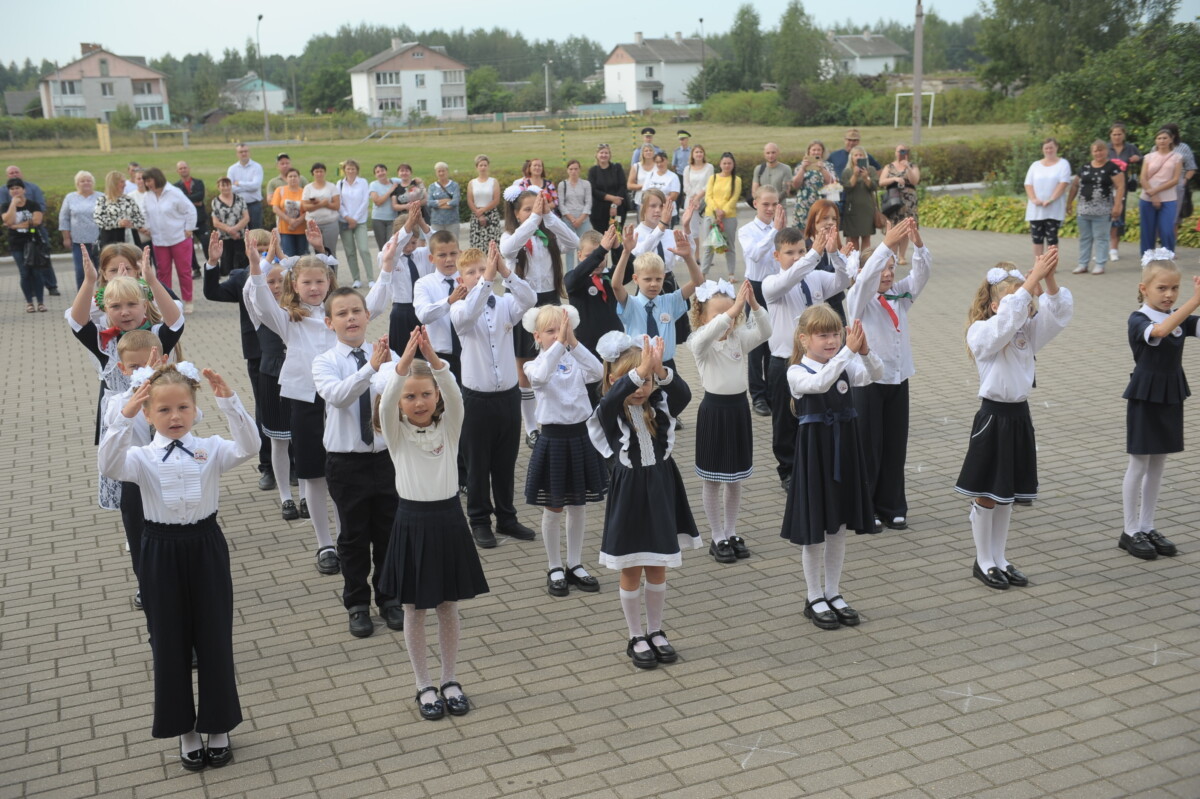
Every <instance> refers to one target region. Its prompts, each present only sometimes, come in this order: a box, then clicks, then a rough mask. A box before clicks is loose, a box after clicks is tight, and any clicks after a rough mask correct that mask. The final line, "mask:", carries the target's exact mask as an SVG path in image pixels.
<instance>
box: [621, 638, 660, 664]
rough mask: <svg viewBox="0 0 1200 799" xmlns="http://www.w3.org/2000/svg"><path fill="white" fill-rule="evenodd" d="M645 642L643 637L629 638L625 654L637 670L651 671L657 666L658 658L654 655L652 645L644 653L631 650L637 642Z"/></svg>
mask: <svg viewBox="0 0 1200 799" xmlns="http://www.w3.org/2000/svg"><path fill="white" fill-rule="evenodd" d="M645 640H646V636H644V635H635V636H634V637H633V638H630V639H629V646H627V647H625V654H626V655H629V659H630V660H632V661H633V665H635V666H637V667H638V668H639V669H653V668H656V667H657V666H658V658H657V657H655V655H654V647H653V645H651V647H650V649H647V650H646V651H645V652H638V651H637V650H636V649H634V648H633V647H634V645H635V644H636V643H637V642H638V641H645ZM647 643H649V642H647Z"/></svg>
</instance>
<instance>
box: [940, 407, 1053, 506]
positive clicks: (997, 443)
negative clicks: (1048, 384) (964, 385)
mask: <svg viewBox="0 0 1200 799" xmlns="http://www.w3.org/2000/svg"><path fill="white" fill-rule="evenodd" d="M954 490H955V491H957V492H958V493H960V494H965V495H966V496H968V497H988V498H989V499H993V500H995V501H996V502H999V503H1001V504H1003V505H1007V504H1010V503H1012V502H1013V501H1014V500H1016V499H1028V500H1033V499H1037V490H1038V476H1037V444H1036V442H1035V441H1034V436H1033V419H1031V418H1030V416H1029V403H1028V402H995V401H993V400H989V399H985V400H983V401H982V402H981V404H980V406H979V412H978V413H976V414H975V421H974V423H973V424H972V425H971V443H970V445H969V446H968V447H967V456H966V458H964V459H963V465H962V470H961V471H960V472H959V474H958V482H956V483H955V484H954Z"/></svg>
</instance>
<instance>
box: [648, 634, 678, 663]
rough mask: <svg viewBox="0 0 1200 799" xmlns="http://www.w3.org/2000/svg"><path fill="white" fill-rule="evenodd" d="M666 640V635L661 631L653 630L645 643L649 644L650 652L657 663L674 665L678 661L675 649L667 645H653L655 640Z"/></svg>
mask: <svg viewBox="0 0 1200 799" xmlns="http://www.w3.org/2000/svg"><path fill="white" fill-rule="evenodd" d="M656 637H657V638H662V639H663V640H664V641H666V640H667V634H666V633H664V632H663V631H662V630H655V631H654V632H652V633H650V634H649V635H647V636H646V643H648V644H650V651H651V652H653V653H654V659H655V660H657V661H658V662H659V663H674V662H675V661H676V660H678V659H679V653H678V652H676V651H675V647H673V646H671V645H670V644H669V643H667V644H663V645H661V646H659V645H658V644H656V643H654V639H655V638H656Z"/></svg>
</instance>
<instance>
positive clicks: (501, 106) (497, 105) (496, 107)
mask: <svg viewBox="0 0 1200 799" xmlns="http://www.w3.org/2000/svg"><path fill="white" fill-rule="evenodd" d="M510 103H512V94H511V93H509V92H507V91H505V90H504V89H503V88H502V87H501V86H500V73H499V72H497V71H496V68H495V67H479V68H478V69H473V70H471V71H470V72H468V73H467V111H469V112H470V113H472V114H494V113H496V112H497V111H507V110H508V107H509V104H510Z"/></svg>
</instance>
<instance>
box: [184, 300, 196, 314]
mask: <svg viewBox="0 0 1200 799" xmlns="http://www.w3.org/2000/svg"><path fill="white" fill-rule="evenodd" d="M193 307H194V306H193V305H192V304H191V303H190V302H185V303H184V304H183V312H184V313H191V312H192V308H193Z"/></svg>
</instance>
